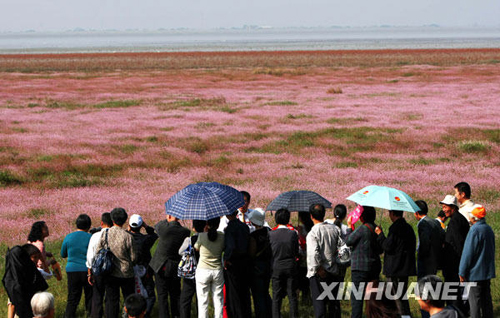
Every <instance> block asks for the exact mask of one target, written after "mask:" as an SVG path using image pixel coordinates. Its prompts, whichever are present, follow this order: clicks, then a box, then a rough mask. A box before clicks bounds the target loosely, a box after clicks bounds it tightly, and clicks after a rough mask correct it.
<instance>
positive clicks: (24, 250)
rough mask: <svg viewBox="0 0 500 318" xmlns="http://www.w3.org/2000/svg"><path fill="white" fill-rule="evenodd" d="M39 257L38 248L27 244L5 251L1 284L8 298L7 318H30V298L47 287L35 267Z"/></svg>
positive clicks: (31, 315)
mask: <svg viewBox="0 0 500 318" xmlns="http://www.w3.org/2000/svg"><path fill="white" fill-rule="evenodd" d="M41 257H42V255H41V252H40V250H39V249H38V247H36V246H35V245H33V244H29V243H27V244H24V245H23V246H14V247H12V248H11V249H10V250H7V254H6V255H5V272H4V275H3V278H2V283H3V286H4V287H5V291H6V292H7V296H8V297H9V302H8V303H7V306H8V309H7V310H8V317H9V318H10V317H14V315H17V316H18V317H19V318H32V317H33V312H32V309H31V304H30V301H31V298H32V297H33V295H35V294H36V293H37V292H39V291H44V290H46V289H47V288H48V287H49V286H48V285H47V282H46V281H45V279H44V278H43V276H42V274H41V273H40V271H39V270H38V269H37V267H36V264H37V263H38V261H39V260H40V258H41Z"/></svg>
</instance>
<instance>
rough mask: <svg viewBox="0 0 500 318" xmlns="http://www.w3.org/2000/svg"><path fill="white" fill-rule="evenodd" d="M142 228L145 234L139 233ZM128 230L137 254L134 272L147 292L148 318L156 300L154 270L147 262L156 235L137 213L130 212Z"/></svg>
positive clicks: (149, 259)
mask: <svg viewBox="0 0 500 318" xmlns="http://www.w3.org/2000/svg"><path fill="white" fill-rule="evenodd" d="M142 228H144V230H145V231H146V234H142V233H141V229H142ZM128 231H129V232H130V234H132V237H133V239H134V244H135V248H136V251H137V254H138V256H137V263H136V264H135V265H134V272H135V274H136V276H138V279H140V280H141V282H142V285H143V286H144V288H145V289H146V292H147V294H148V295H147V297H146V303H147V310H146V314H145V317H146V318H149V317H150V316H151V312H152V311H153V306H154V304H155V301H156V294H155V282H154V280H153V276H154V271H153V269H152V268H151V267H150V266H149V262H150V261H151V248H152V247H153V245H154V244H155V242H156V240H157V239H158V235H157V234H156V233H155V229H154V228H153V227H151V226H149V225H147V224H146V222H144V220H143V219H142V217H141V216H140V215H139V214H132V216H131V217H130V220H129V222H128Z"/></svg>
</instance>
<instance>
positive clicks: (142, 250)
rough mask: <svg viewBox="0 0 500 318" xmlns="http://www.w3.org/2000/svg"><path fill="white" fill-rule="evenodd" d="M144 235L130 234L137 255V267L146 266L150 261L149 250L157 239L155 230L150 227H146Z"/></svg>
mask: <svg viewBox="0 0 500 318" xmlns="http://www.w3.org/2000/svg"><path fill="white" fill-rule="evenodd" d="M146 233H147V234H142V233H135V232H130V234H132V237H133V238H134V244H135V250H136V251H137V253H138V254H139V255H138V257H137V265H143V266H146V268H147V266H148V265H149V262H150V261H151V258H152V257H151V248H152V247H153V245H154V244H155V242H156V240H157V239H158V235H157V234H156V233H155V229H154V228H153V227H151V226H148V227H146Z"/></svg>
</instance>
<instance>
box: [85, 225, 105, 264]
mask: <svg viewBox="0 0 500 318" xmlns="http://www.w3.org/2000/svg"><path fill="white" fill-rule="evenodd" d="M102 232H104V229H102V230H100V231H99V232H96V233H94V234H92V236H91V237H90V241H89V247H88V248H87V262H86V263H85V264H86V265H87V268H92V263H93V262H94V257H95V254H96V253H97V245H98V244H99V242H100V241H101V235H102Z"/></svg>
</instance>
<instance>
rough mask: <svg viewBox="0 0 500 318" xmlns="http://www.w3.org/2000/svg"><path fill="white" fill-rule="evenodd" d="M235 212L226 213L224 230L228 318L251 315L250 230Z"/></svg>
mask: <svg viewBox="0 0 500 318" xmlns="http://www.w3.org/2000/svg"><path fill="white" fill-rule="evenodd" d="M237 213H238V212H237V211H234V213H233V214H230V215H226V218H227V219H228V220H229V223H228V224H227V227H226V229H225V230H224V241H225V242H224V246H225V250H224V269H225V271H224V281H225V284H226V312H227V315H228V317H229V318H236V317H237V318H240V317H241V318H243V317H251V316H252V309H251V301H250V275H251V272H250V264H249V261H250V257H249V255H248V244H249V239H250V230H249V228H248V226H247V225H245V224H244V223H242V222H241V221H240V220H239V219H238V218H237Z"/></svg>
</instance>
